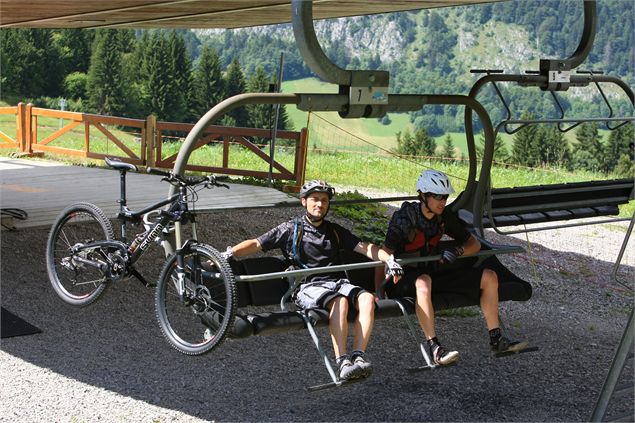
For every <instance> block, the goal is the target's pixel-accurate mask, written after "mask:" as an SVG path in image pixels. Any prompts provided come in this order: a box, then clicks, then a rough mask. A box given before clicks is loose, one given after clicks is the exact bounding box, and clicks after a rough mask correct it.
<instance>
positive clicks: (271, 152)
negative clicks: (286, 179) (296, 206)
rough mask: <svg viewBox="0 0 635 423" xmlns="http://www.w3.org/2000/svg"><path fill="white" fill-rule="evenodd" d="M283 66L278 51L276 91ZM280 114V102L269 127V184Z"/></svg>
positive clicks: (271, 179)
mask: <svg viewBox="0 0 635 423" xmlns="http://www.w3.org/2000/svg"><path fill="white" fill-rule="evenodd" d="M283 67H284V52H282V53H280V67H279V68H278V78H277V80H276V88H275V91H274V92H276V93H279V92H280V91H281V89H282V68H283ZM279 116H280V103H276V105H275V113H274V116H273V127H272V128H271V144H270V145H269V186H270V187H271V186H273V161H274V155H275V152H276V136H277V134H278V117H279Z"/></svg>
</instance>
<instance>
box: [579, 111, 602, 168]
mask: <svg viewBox="0 0 635 423" xmlns="http://www.w3.org/2000/svg"><path fill="white" fill-rule="evenodd" d="M575 136H576V139H577V141H578V143H577V145H576V146H575V152H574V154H573V164H574V166H575V167H576V168H578V169H585V170H589V171H594V172H597V171H601V170H603V169H604V150H603V148H602V143H601V142H600V136H599V135H598V126H597V124H596V123H595V122H591V123H589V122H586V123H583V124H582V125H580V127H579V129H578V130H577V131H576V133H575Z"/></svg>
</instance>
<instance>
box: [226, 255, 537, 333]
mask: <svg viewBox="0 0 635 423" xmlns="http://www.w3.org/2000/svg"><path fill="white" fill-rule="evenodd" d="M484 248H488V247H487V246H484ZM356 256H357V257H356ZM342 258H343V259H344V258H346V261H345V262H346V263H351V262H362V261H365V260H368V259H366V258H365V257H364V256H361V255H359V254H354V255H351V256H350V257H349V256H347V255H344V256H343V257H342ZM477 260H478V258H476V257H474V258H466V259H462V260H458V261H457V262H456V263H454V264H453V266H457V267H458V268H459V269H460V267H461V266H466V267H470V266H473V265H475V264H476V262H477ZM241 262H242V266H236V268H242V269H243V270H244V272H245V273H244V274H251V275H255V274H265V273H272V272H279V271H283V270H284V269H286V261H285V260H284V259H283V258H279V257H259V258H249V259H244V260H241ZM479 266H480V267H483V268H485V267H487V268H489V269H492V270H494V271H495V272H496V273H497V274H498V278H499V300H500V301H510V300H513V301H526V300H528V299H529V298H531V295H532V288H531V285H530V284H529V283H528V282H526V281H524V280H522V279H520V278H519V277H517V276H516V275H514V274H513V273H512V272H511V271H509V269H507V268H506V267H505V266H504V265H503V264H502V263H501V262H500V261H499V260H498V258H496V256H490V257H488V258H487V259H486V260H484V261H483V262H481V263H480V264H479ZM349 279H350V280H351V281H352V282H353V283H356V284H359V285H360V286H363V287H365V288H366V289H367V290H368V291H373V289H372V287H373V286H374V283H373V280H374V268H369V269H359V270H356V271H353V272H350V273H349ZM240 283H244V284H245V285H246V286H247V288H248V293H249V295H250V301H251V303H250V304H248V305H254V306H261V305H277V304H279V303H280V299H281V298H282V296H283V295H284V294H285V292H286V291H287V290H288V288H289V282H288V281H287V280H286V279H281V278H278V279H272V280H265V281H257V282H240ZM239 292H244V289H242V290H239ZM239 295H240V293H239ZM396 301H397V300H395V299H383V300H379V301H378V302H377V306H376V308H375V318H376V319H382V318H388V317H398V316H401V315H402V313H401V309H400V307H399V305H398V304H397V302H396ZM398 301H400V303H401V304H402V305H403V306H404V308H405V310H406V312H407V313H408V314H413V313H414V310H415V306H414V304H415V300H414V299H413V298H401V299H398ZM432 301H433V304H434V307H435V309H436V310H444V309H451V308H457V307H467V306H475V305H478V304H479V298H471V297H468V296H466V295H462V294H459V293H439V294H435V295H434V296H433V299H432ZM238 303H239V304H243V305H241V306H239V307H244V305H247V304H245V301H242V300H241V299H240V298H239V301H238ZM289 308H290V310H287V311H265V312H257V313H249V312H240V311H239V313H237V316H236V322H235V324H234V328H233V331H232V334H231V335H230V336H231V337H233V338H243V337H247V336H251V335H261V334H268V333H278V332H287V331H290V330H294V329H303V328H305V323H304V319H303V318H302V316H301V315H300V313H299V312H298V311H296V308H295V306H294V305H289ZM308 313H309V314H308V315H309V318H310V320H311V321H312V322H313V324H314V325H315V326H327V325H328V321H329V313H328V311H327V310H325V309H311V310H309V312H308ZM353 318H354V313H351V314H350V315H349V321H350V320H353Z"/></svg>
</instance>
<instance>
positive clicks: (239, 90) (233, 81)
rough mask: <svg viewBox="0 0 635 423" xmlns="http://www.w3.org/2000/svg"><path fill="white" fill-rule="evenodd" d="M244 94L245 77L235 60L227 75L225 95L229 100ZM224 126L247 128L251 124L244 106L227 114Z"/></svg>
mask: <svg viewBox="0 0 635 423" xmlns="http://www.w3.org/2000/svg"><path fill="white" fill-rule="evenodd" d="M244 92H245V76H244V75H243V71H242V69H241V68H240V62H239V61H238V59H237V58H235V59H234V60H232V62H231V64H230V65H229V67H228V68H227V74H226V75H225V93H226V96H227V98H229V97H233V96H235V95H237V94H243V93H244ZM223 124H225V125H232V126H247V125H248V124H249V115H248V113H247V109H246V108H245V107H244V106H243V107H238V108H236V109H234V110H232V111H230V112H229V113H227V116H226V118H224V119H223Z"/></svg>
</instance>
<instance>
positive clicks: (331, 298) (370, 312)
mask: <svg viewBox="0 0 635 423" xmlns="http://www.w3.org/2000/svg"><path fill="white" fill-rule="evenodd" d="M334 193H335V189H334V188H333V187H332V186H330V185H329V184H328V183H326V182H325V181H319V180H314V181H310V182H307V183H306V184H305V185H304V186H303V187H302V189H301V190H300V200H301V203H302V206H303V207H304V209H305V213H304V215H303V216H301V217H299V218H296V219H292V220H290V221H288V222H284V223H282V224H280V225H278V226H277V227H275V228H273V229H272V230H270V231H269V232H267V233H265V234H263V235H261V236H259V237H258V238H255V239H249V240H246V241H243V242H241V243H239V244H237V245H235V246H233V247H227V251H226V252H225V253H224V255H225V257H226V258H229V257H231V256H235V257H236V256H246V255H249V254H254V253H257V252H259V251H268V250H272V249H275V248H279V249H281V250H282V252H283V254H284V255H285V256H287V257H289V258H290V259H292V260H293V262H294V265H295V266H297V267H301V268H315V267H325V266H331V265H336V264H341V263H340V257H339V251H340V250H342V249H343V250H352V251H355V252H357V253H359V254H363V255H365V256H367V257H368V258H370V259H371V260H381V261H383V262H384V263H386V273H387V274H390V275H394V276H398V275H400V274H401V273H402V269H401V266H400V265H399V264H398V263H397V262H395V260H394V257H393V256H392V255H390V254H387V253H386V252H385V251H383V250H381V249H380V248H379V247H378V246H376V245H374V244H371V243H368V242H363V241H361V240H360V239H359V238H358V237H357V236H355V235H353V234H352V233H351V232H350V231H349V230H348V229H346V228H343V227H342V226H340V225H338V224H336V223H333V222H330V221H328V220H325V219H324V218H325V217H326V215H327V213H328V211H329V205H330V201H331V198H332V197H333V195H334ZM294 299H295V303H296V305H298V306H299V307H300V308H303V309H307V308H315V307H321V308H325V309H327V310H329V312H330V314H329V331H330V333H331V340H332V341H333V349H334V351H335V357H336V362H337V365H338V378H339V379H340V380H351V379H357V378H362V377H367V376H369V375H370V373H371V372H372V366H371V364H370V362H369V361H368V359H367V358H366V355H365V351H366V347H367V345H368V342H369V340H370V335H371V331H372V329H373V324H374V319H375V315H374V311H375V301H374V297H373V295H372V294H371V293H369V292H367V291H365V290H364V289H362V288H360V287H359V286H356V285H353V284H352V283H350V282H349V281H348V279H346V275H345V274H344V273H343V272H338V273H333V272H331V273H321V274H315V275H311V276H309V277H307V279H306V280H305V281H304V282H303V283H302V284H301V285H300V287H299V288H298V290H297V291H296V293H295V294H294ZM351 307H352V308H354V309H355V310H357V314H356V316H355V322H354V324H353V331H354V339H353V352H352V354H351V355H349V354H347V352H346V341H347V337H348V320H347V316H348V311H349V308H351Z"/></svg>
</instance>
